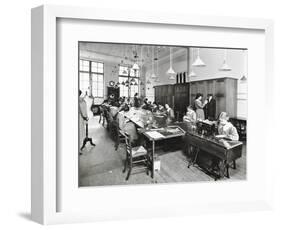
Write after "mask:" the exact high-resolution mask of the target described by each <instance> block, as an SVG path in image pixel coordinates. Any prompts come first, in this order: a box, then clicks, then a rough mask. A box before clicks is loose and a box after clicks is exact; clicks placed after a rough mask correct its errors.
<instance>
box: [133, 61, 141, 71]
mask: <svg viewBox="0 0 281 230" xmlns="http://www.w3.org/2000/svg"><path fill="white" fill-rule="evenodd" d="M132 69H133V70H139V69H140V67H139V65H138V64H137V63H134V65H133V67H132Z"/></svg>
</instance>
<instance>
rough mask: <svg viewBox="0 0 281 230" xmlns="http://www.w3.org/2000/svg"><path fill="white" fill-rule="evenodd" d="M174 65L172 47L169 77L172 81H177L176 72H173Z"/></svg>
mask: <svg viewBox="0 0 281 230" xmlns="http://www.w3.org/2000/svg"><path fill="white" fill-rule="evenodd" d="M172 65H173V63H172V47H170V68H169V69H168V71H167V75H168V76H169V79H170V80H175V76H176V72H175V71H174V70H173V67H172Z"/></svg>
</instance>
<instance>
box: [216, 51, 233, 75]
mask: <svg viewBox="0 0 281 230" xmlns="http://www.w3.org/2000/svg"><path fill="white" fill-rule="evenodd" d="M226 59H227V49H225V50H224V60H223V63H222V67H221V68H220V69H219V70H220V71H231V68H230V67H229V66H228V64H227V62H226Z"/></svg>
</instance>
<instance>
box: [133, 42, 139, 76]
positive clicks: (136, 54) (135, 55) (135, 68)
mask: <svg viewBox="0 0 281 230" xmlns="http://www.w3.org/2000/svg"><path fill="white" fill-rule="evenodd" d="M134 58H135V63H134V64H133V67H132V69H133V70H135V71H137V70H139V69H140V67H139V65H138V63H137V58H138V53H137V46H135V54H134Z"/></svg>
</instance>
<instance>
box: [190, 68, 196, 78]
mask: <svg viewBox="0 0 281 230" xmlns="http://www.w3.org/2000/svg"><path fill="white" fill-rule="evenodd" d="M188 76H189V77H196V73H195V72H194V71H193V70H191V72H190V73H189V75H188Z"/></svg>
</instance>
